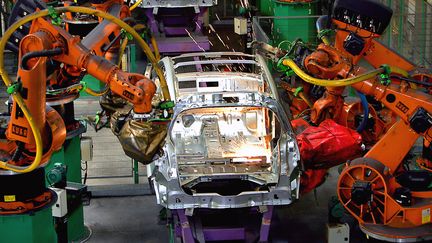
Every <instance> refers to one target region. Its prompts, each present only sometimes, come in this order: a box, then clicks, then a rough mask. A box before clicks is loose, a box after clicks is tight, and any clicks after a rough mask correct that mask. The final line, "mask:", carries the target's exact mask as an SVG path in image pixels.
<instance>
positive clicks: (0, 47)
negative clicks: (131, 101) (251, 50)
mask: <svg viewBox="0 0 432 243" xmlns="http://www.w3.org/2000/svg"><path fill="white" fill-rule="evenodd" d="M54 10H55V11H56V12H57V13H65V12H72V13H84V14H91V15H94V16H97V17H101V18H103V19H106V20H108V21H111V22H113V23H115V24H117V25H119V26H120V27H122V28H123V29H124V30H125V31H127V32H129V33H130V34H131V35H132V36H133V37H134V38H135V40H136V41H137V43H138V44H139V45H140V46H141V48H142V49H143V51H144V52H145V54H146V55H147V58H148V59H149V60H150V62H151V63H152V65H153V68H154V69H155V71H156V74H157V75H158V77H159V80H160V84H161V89H162V93H163V96H164V98H165V100H166V101H169V100H170V95H169V91H168V86H167V83H166V80H165V77H164V75H163V72H162V70H161V69H160V68H159V67H158V65H157V60H156V58H155V56H154V55H153V53H152V51H151V49H150V47H149V46H148V45H147V43H146V42H145V41H144V40H143V39H142V38H141V36H140V35H139V34H138V33H137V32H136V31H135V30H134V29H133V28H132V27H131V26H129V25H128V24H126V23H125V22H123V21H122V20H120V19H118V18H116V17H115V16H113V15H111V14H108V13H105V12H103V11H99V10H96V9H91V8H86V7H76V6H68V7H58V8H54ZM50 14H51V13H50V11H49V10H48V9H44V10H40V11H37V12H34V13H32V14H29V15H27V16H25V17H23V18H21V19H19V20H18V21H17V22H15V23H14V24H13V25H11V26H10V27H9V28H8V29H7V30H6V32H5V33H4V34H3V37H2V38H1V40H0V76H1V78H2V79H3V82H4V83H5V85H6V86H7V87H9V86H10V85H11V84H12V81H11V79H10V77H9V75H8V73H7V72H6V70H5V68H4V50H5V47H6V43H7V41H8V40H9V38H10V37H11V36H12V34H13V33H14V32H15V31H16V30H17V29H18V28H20V27H21V26H23V25H24V24H26V23H28V22H31V21H33V20H35V19H37V18H41V17H45V16H48V15H50ZM12 97H13V99H14V101H15V102H16V104H17V105H18V106H19V107H20V108H21V110H22V112H23V114H24V117H25V118H26V119H27V121H28V122H29V125H30V128H31V131H32V133H33V136H34V138H35V144H36V155H35V158H34V160H33V162H32V163H31V164H30V165H29V166H15V165H11V164H9V163H8V162H5V161H0V168H1V169H6V170H11V171H14V172H18V173H27V172H31V171H33V170H34V169H36V168H37V167H39V164H40V162H41V161H42V155H43V144H42V137H41V133H40V131H39V129H38V128H37V126H36V124H35V122H34V120H33V117H32V115H31V114H30V111H29V110H28V108H27V106H26V104H25V102H24V100H23V98H22V96H21V95H20V94H19V93H18V92H15V93H13V94H12Z"/></svg>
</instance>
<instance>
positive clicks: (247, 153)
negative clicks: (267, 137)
mask: <svg viewBox="0 0 432 243" xmlns="http://www.w3.org/2000/svg"><path fill="white" fill-rule="evenodd" d="M269 154H270V153H269V150H268V149H265V148H263V147H262V146H257V145H252V144H243V145H242V146H241V147H240V148H239V149H238V150H237V151H236V152H235V153H234V154H230V156H229V157H234V158H233V159H232V161H233V162H262V161H263V157H265V158H266V161H269V158H270V155H269ZM257 157H261V158H257Z"/></svg>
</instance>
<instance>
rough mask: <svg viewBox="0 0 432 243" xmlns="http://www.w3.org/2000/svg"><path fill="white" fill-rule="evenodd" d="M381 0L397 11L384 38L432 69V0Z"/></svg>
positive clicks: (398, 50)
mask: <svg viewBox="0 0 432 243" xmlns="http://www.w3.org/2000/svg"><path fill="white" fill-rule="evenodd" d="M381 2H382V3H384V4H386V5H388V6H389V7H391V8H392V9H393V11H394V13H395V14H394V15H393V18H392V21H391V25H390V26H389V27H388V28H387V30H386V32H385V33H384V34H383V36H382V37H381V42H383V43H384V44H385V45H387V46H388V47H390V48H392V49H394V50H396V51H397V52H398V53H400V54H401V55H402V56H404V57H406V58H407V59H409V60H411V61H413V62H414V63H415V64H417V65H419V66H422V67H425V68H428V69H432V0H427V1H426V0H408V1H407V0H381Z"/></svg>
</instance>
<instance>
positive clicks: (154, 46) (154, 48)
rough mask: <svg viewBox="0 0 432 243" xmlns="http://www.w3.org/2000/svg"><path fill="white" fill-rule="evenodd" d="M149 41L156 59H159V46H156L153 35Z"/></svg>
mask: <svg viewBox="0 0 432 243" xmlns="http://www.w3.org/2000/svg"><path fill="white" fill-rule="evenodd" d="M150 41H151V43H152V46H153V50H154V53H155V57H156V60H158V61H159V60H160V58H161V55H160V53H159V46H158V44H157V42H156V39H155V38H154V36H152V37H151V38H150Z"/></svg>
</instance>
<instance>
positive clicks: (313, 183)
mask: <svg viewBox="0 0 432 243" xmlns="http://www.w3.org/2000/svg"><path fill="white" fill-rule="evenodd" d="M291 124H292V126H293V128H294V130H295V131H296V132H297V133H298V134H299V135H297V143H298V145H299V148H300V155H301V159H302V162H303V164H304V166H305V171H304V172H303V173H302V176H301V187H300V188H301V193H302V194H305V193H308V192H310V191H312V190H313V189H315V188H316V187H318V186H319V185H321V184H322V183H323V182H324V181H325V177H326V174H327V170H328V169H329V168H331V167H333V166H336V165H338V164H342V163H345V162H346V161H347V160H350V159H354V158H357V157H360V156H361V155H362V146H361V145H362V138H361V135H360V134H358V133H357V132H356V131H354V130H351V129H349V128H347V127H344V126H341V125H339V124H337V123H336V122H334V121H333V120H330V119H328V120H325V121H323V122H322V123H321V124H320V125H319V126H318V127H314V126H309V125H308V124H307V122H306V121H305V120H303V119H296V120H293V121H292V122H291ZM299 132H301V133H299Z"/></svg>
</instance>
